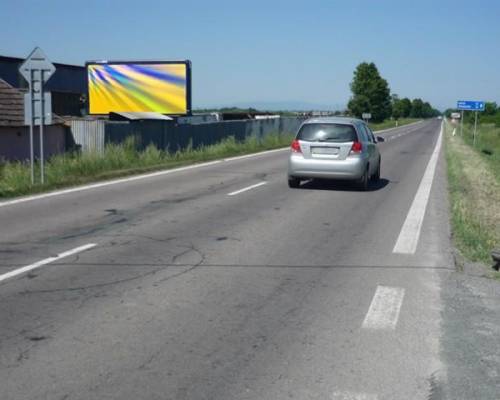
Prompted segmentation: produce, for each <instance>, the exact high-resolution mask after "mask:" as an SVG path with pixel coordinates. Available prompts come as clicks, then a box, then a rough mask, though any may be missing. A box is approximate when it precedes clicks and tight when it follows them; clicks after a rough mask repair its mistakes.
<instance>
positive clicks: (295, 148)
mask: <svg viewBox="0 0 500 400" xmlns="http://www.w3.org/2000/svg"><path fill="white" fill-rule="evenodd" d="M291 148H292V152H294V153H302V149H301V148H300V143H299V141H298V140H297V139H295V140H294V141H293V142H292V146H291Z"/></svg>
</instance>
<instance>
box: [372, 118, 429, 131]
mask: <svg viewBox="0 0 500 400" xmlns="http://www.w3.org/2000/svg"><path fill="white" fill-rule="evenodd" d="M417 121H420V120H419V119H417V118H401V119H400V120H399V121H398V126H403V125H408V124H412V123H413V122H417ZM368 125H369V126H370V128H371V129H372V130H373V131H381V130H383V129H389V128H394V127H395V126H396V121H395V120H392V119H388V120H385V121H384V122H378V123H372V122H370V123H369V124H368Z"/></svg>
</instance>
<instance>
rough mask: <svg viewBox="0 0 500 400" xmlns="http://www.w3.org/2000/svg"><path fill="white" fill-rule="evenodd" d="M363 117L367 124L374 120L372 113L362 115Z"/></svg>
mask: <svg viewBox="0 0 500 400" xmlns="http://www.w3.org/2000/svg"><path fill="white" fill-rule="evenodd" d="M361 117H362V118H363V119H364V120H365V122H366V123H368V121H369V120H370V119H371V118H372V114H371V113H363V114H362V115H361Z"/></svg>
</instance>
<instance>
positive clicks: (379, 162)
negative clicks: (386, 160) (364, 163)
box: [372, 159, 382, 182]
mask: <svg viewBox="0 0 500 400" xmlns="http://www.w3.org/2000/svg"><path fill="white" fill-rule="evenodd" d="M380 164H382V160H381V159H380V160H378V167H377V172H375V174H374V175H373V177H372V179H373V181H374V182H378V181H379V180H380Z"/></svg>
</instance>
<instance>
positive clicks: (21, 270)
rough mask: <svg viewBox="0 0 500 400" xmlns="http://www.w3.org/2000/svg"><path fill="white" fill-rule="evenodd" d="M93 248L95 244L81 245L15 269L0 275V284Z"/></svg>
mask: <svg viewBox="0 0 500 400" xmlns="http://www.w3.org/2000/svg"><path fill="white" fill-rule="evenodd" d="M95 246H97V244H95V243H89V244H86V245H83V246H80V247H76V248H74V249H72V250H68V251H65V252H64V253H60V254H58V255H57V256H54V257H49V258H46V259H44V260H41V261H38V262H36V263H33V264H30V265H27V266H26V267H22V268H18V269H15V270H13V271H10V272H7V273H5V274H3V275H0V282H3V281H6V280H7V279H10V278H14V277H15V276H19V275H21V274H24V273H26V272H29V271H32V270H34V269H36V268H40V267H43V266H44V265H47V264H50V263H52V262H54V261H58V260H60V259H62V258H65V257H69V256H72V255H74V254H77V253H81V252H82V251H85V250H88V249H91V248H93V247H95Z"/></svg>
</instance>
